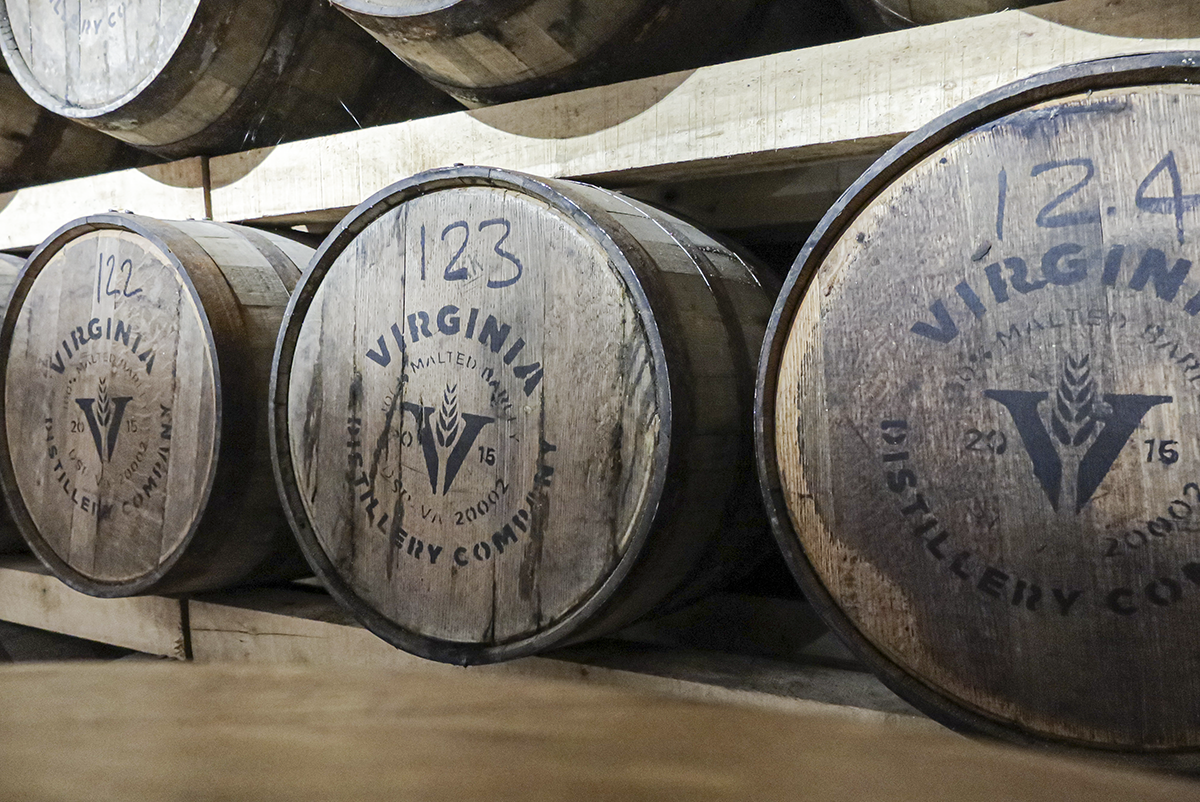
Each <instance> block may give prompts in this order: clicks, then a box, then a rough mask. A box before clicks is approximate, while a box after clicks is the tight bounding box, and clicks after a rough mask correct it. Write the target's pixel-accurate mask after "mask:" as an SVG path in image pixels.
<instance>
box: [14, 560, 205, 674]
mask: <svg viewBox="0 0 1200 802" xmlns="http://www.w3.org/2000/svg"><path fill="white" fill-rule="evenodd" d="M182 605H183V603H182V602H181V601H180V600H179V599H168V598H164V597H161V596H139V597H137V598H132V599H96V598H93V597H91V596H85V595H84V594H82V593H79V592H77V591H74V590H72V589H71V588H69V587H67V586H66V585H64V584H63V583H62V582H60V581H59V580H58V579H55V578H54V577H53V576H52V575H50V574H49V573H48V572H47V571H46V569H45V567H43V566H42V565H41V564H40V563H38V562H37V561H36V560H35V559H34V558H33V557H31V556H5V557H3V558H0V620H4V621H10V622H12V623H15V624H23V625H24V626H27V627H36V628H37V629H44V630H46V631H48V632H59V633H61V634H63V635H71V636H73V637H76V638H85V639H87V640H91V641H97V642H99V643H107V644H111V645H113V646H120V647H123V648H126V649H134V650H136V651H139V652H143V653H145V654H155V655H161V656H164V657H170V658H173V659H175V660H183V659H185V658H186V657H187V656H188V653H187V637H188V636H187V628H186V627H185V626H184V617H183V609H184V608H183V606H182Z"/></svg>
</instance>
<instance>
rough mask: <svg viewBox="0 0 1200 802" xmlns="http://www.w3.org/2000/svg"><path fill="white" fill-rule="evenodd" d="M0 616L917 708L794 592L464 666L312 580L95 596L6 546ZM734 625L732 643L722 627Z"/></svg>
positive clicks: (107, 633)
mask: <svg viewBox="0 0 1200 802" xmlns="http://www.w3.org/2000/svg"><path fill="white" fill-rule="evenodd" d="M0 621H8V622H11V623H15V624H22V625H25V626H30V627H35V628H38V629H43V630H47V631H50V632H57V633H60V634H64V635H71V636H74V637H78V638H85V639H88V640H92V641H97V642H100V643H106V644H110V645H113V646H120V647H123V648H127V649H135V650H137V651H140V652H145V653H148V654H155V655H161V656H165V657H170V658H173V659H177V660H184V659H192V660H195V661H196V662H235V663H255V664H286V663H291V664H304V665H326V666H381V667H387V668H391V669H395V670H400V671H408V672H423V673H424V672H442V673H446V672H462V671H469V672H473V673H478V674H500V675H518V676H539V677H556V678H562V679H576V680H580V681H585V682H589V683H595V684H598V685H609V686H619V687H628V688H633V689H643V690H646V691H650V692H653V693H659V694H665V695H669V696H676V697H680V698H688V699H707V700H719V701H726V702H731V703H738V704H750V705H755V706H760V707H770V708H776V709H784V710H820V709H825V708H828V707H829V706H838V707H847V708H851V709H852V711H851V712H853V713H854V714H855V715H858V714H861V715H867V716H880V715H882V716H886V717H890V716H905V717H915V718H917V719H922V718H923V717H921V715H920V714H919V713H917V712H916V711H915V710H913V708H911V707H910V706H909V705H908V704H906V703H905V702H903V701H902V700H900V699H899V698H898V697H897V696H895V695H894V694H892V693H891V691H889V690H887V689H886V688H885V687H884V686H883V685H882V684H881V683H880V682H879V681H878V680H877V679H875V677H874V676H872V675H871V674H869V673H866V672H865V671H864V670H863V669H862V668H861V667H860V666H859V665H858V664H857V663H856V662H855V661H854V660H853V658H851V657H850V656H849V654H848V653H847V652H845V651H844V650H843V649H842V648H841V647H840V645H838V644H836V643H832V642H830V640H829V639H828V638H827V636H824V635H821V633H823V631H824V630H823V627H821V626H820V625H819V624H817V623H816V621H815V618H814V617H813V614H812V613H811V611H809V610H808V609H807V605H806V604H804V603H803V602H800V601H784V600H775V599H753V598H750V597H742V596H736V597H735V596H728V597H726V598H725V599H724V600H722V599H721V598H720V597H717V598H713V599H710V600H708V601H706V602H704V603H702V604H700V605H697V606H693V607H692V608H688V609H686V610H683V611H680V612H679V613H676V614H674V621H672V620H665V621H660V622H647V623H645V624H642V625H639V627H636V628H634V629H632V630H630V631H628V632H626V633H622V634H621V635H619V636H618V637H615V638H610V639H607V640H603V641H596V642H591V643H585V644H579V645H576V646H571V647H567V648H564V649H560V650H558V651H556V652H554V653H553V654H551V655H549V656H546V657H531V658H526V659H523V660H515V661H512V662H509V663H502V664H499V665H493V666H480V667H476V668H469V669H462V668H458V667H455V666H449V665H445V664H442V663H434V662H430V661H427V660H423V659H421V658H418V657H414V656H412V655H409V654H407V653H405V652H402V651H399V650H397V649H395V648H393V647H392V646H390V645H389V644H387V643H386V642H384V641H382V640H380V639H379V638H377V637H376V636H375V635H373V634H371V633H370V632H368V631H367V630H366V629H364V628H363V627H362V626H361V625H359V624H358V623H357V622H356V621H354V620H353V619H352V618H351V617H350V615H349V614H348V613H347V612H345V611H343V610H342V609H341V608H340V607H338V606H337V604H336V603H335V602H334V601H333V599H332V598H330V597H329V596H328V594H326V593H325V592H324V591H323V590H321V589H320V588H316V587H312V586H311V585H310V586H304V585H297V586H290V587H271V588H256V589H248V590H241V591H234V592H226V593H220V594H209V595H205V596H199V597H195V598H168V597H161V596H139V597H134V598H129V599H98V598H93V597H91V596H85V595H83V594H81V593H77V592H76V591H74V590H71V589H70V588H69V587H67V586H66V585H64V584H62V583H61V582H59V581H58V580H57V579H55V578H53V577H51V576H49V575H47V574H46V573H45V570H44V569H42V568H41V566H40V565H38V564H37V563H36V561H34V560H33V559H32V558H30V557H24V556H16V557H13V556H9V557H3V558H0ZM705 622H707V625H706V623H705ZM781 623H782V625H780V624H781ZM731 629H732V630H736V631H737V632H739V633H740V634H739V635H738V638H739V639H740V643H731V642H729V640H728V637H729V636H728V635H727V634H722V633H724V632H727V631H729V630H731ZM768 633H770V634H768ZM818 635H820V637H818ZM718 639H724V640H725V642H724V643H718V642H717V640H718ZM717 647H721V648H724V649H726V650H725V651H718V650H717ZM731 648H737V649H738V651H730V650H729V649H731ZM756 652H757V653H756ZM768 654H770V655H771V656H767V655H768ZM931 726H934V725H932V724H931Z"/></svg>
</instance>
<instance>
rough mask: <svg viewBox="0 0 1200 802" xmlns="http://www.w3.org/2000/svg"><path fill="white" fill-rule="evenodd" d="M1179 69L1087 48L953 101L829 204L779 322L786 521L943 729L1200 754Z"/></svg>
mask: <svg viewBox="0 0 1200 802" xmlns="http://www.w3.org/2000/svg"><path fill="white" fill-rule="evenodd" d="M1194 74H1195V73H1194V67H1193V66H1192V62H1191V60H1190V59H1188V58H1187V57H1177V56H1170V55H1162V56H1156V57H1145V58H1144V59H1141V60H1139V59H1137V58H1130V59H1126V60H1124V61H1115V62H1111V63H1106V64H1096V65H1084V66H1081V67H1079V68H1076V69H1075V70H1074V71H1063V72H1062V73H1059V74H1050V75H1049V76H1046V77H1045V78H1042V79H1038V80H1034V81H1030V82H1027V83H1026V84H1024V85H1017V86H1015V87H1013V88H1010V89H1008V90H1005V91H1002V92H998V93H996V94H995V95H992V96H988V97H986V98H983V99H981V100H980V101H979V102H978V103H976V104H972V105H969V106H966V107H963V109H961V110H959V111H958V112H956V113H952V114H951V115H947V117H946V118H944V119H943V120H942V121H938V122H936V123H934V124H932V125H931V126H930V127H929V128H928V129H926V130H925V131H923V132H919V133H918V134H916V135H914V136H913V137H912V138H911V139H910V140H907V141H906V142H905V143H904V144H903V145H902V146H901V147H899V148H897V149H896V150H895V151H893V153H892V154H890V156H889V157H888V158H886V159H885V160H883V161H882V162H881V163H880V164H879V165H877V166H876V167H875V168H872V170H871V171H870V172H869V173H868V174H867V175H866V176H864V177H863V179H861V180H860V182H859V183H857V184H856V185H855V187H853V188H852V189H851V190H850V192H848V193H847V196H845V198H844V199H843V201H842V202H841V203H840V204H839V205H838V207H835V209H834V210H832V211H831V212H830V214H829V215H828V216H827V217H826V219H825V221H823V223H822V226H821V227H820V228H819V229H818V231H817V232H816V234H814V237H813V239H812V240H810V244H809V246H807V247H806V250H805V253H803V254H802V255H801V258H800V260H798V262H797V265H796V266H795V267H794V268H793V274H792V276H791V277H790V279H789V282H790V284H791V290H790V291H789V295H788V300H787V301H785V302H781V304H780V306H779V307H778V308H777V310H776V315H777V321H778V325H777V328H775V329H774V332H775V333H774V335H773V337H772V345H770V346H768V347H767V348H765V349H764V362H763V365H762V367H761V372H760V382H761V387H762V390H761V392H762V393H763V397H765V395H766V394H770V398H771V399H772V402H771V403H764V404H762V405H760V414H762V415H764V416H766V415H770V416H771V417H770V423H769V424H768V423H767V422H766V418H765V417H764V418H763V419H760V422H759V425H760V427H761V431H760V437H762V438H763V439H762V440H761V442H762V444H763V447H764V449H765V451H764V453H763V456H762V462H761V463H760V470H761V471H762V474H763V477H764V482H765V484H766V487H767V489H768V495H769V496H770V497H771V503H772V504H773V505H774V506H775V514H776V524H777V533H778V534H779V536H780V539H781V542H783V543H784V544H785V547H786V548H787V549H788V550H789V554H790V556H791V558H792V564H793V568H794V570H796V571H797V573H798V575H799V576H801V577H802V582H803V583H804V584H805V586H806V588H807V589H808V592H809V593H810V598H819V599H823V600H824V603H825V604H826V605H827V607H828V608H829V609H828V612H829V613H830V616H831V620H833V621H834V624H835V627H836V628H837V629H839V631H841V632H842V633H843V634H845V635H847V636H848V637H849V638H850V639H851V640H852V641H855V642H856V644H857V645H858V647H859V649H860V652H862V653H863V654H864V655H866V656H867V659H868V660H869V661H870V662H871V663H872V664H873V665H874V666H875V667H876V669H877V670H879V671H881V672H882V673H883V674H885V675H886V676H887V677H889V678H890V681H891V682H892V683H893V686H894V687H897V688H898V689H899V690H900V692H901V693H902V695H906V696H908V698H910V699H915V700H916V701H917V703H918V704H919V705H923V706H924V707H925V709H927V710H932V711H933V713H934V715H935V716H939V717H940V718H942V719H943V720H946V721H949V722H951V723H953V724H956V725H958V726H962V727H965V728H968V729H975V730H982V731H986V732H991V733H992V734H999V735H1002V736H1004V737H1009V738H1014V739H1032V740H1049V741H1056V742H1059V743H1070V744H1074V745H1078V746H1085V747H1090V748H1100V749H1108V750H1117V751H1123V752H1127V753H1130V754H1136V755H1140V756H1144V757H1147V758H1148V759H1156V758H1159V757H1161V758H1162V759H1163V760H1171V759H1178V760H1180V761H1185V762H1186V761H1189V760H1190V761H1193V762H1194V761H1195V758H1196V755H1197V750H1198V748H1200V731H1197V729H1196V726H1195V725H1196V721H1197V720H1200V719H1198V718H1197V715H1198V714H1200V710H1198V709H1197V708H1196V702H1197V700H1198V699H1200V693H1198V689H1197V687H1196V685H1195V677H1196V676H1197V672H1196V671H1195V668H1196V666H1195V661H1196V659H1197V658H1196V655H1197V643H1198V641H1200V630H1197V627H1196V625H1195V616H1194V611H1193V610H1192V605H1194V604H1195V603H1196V601H1197V599H1200V564H1198V563H1197V562H1196V560H1197V559H1198V557H1200V553H1198V552H1197V548H1196V543H1195V531H1196V526H1195V524H1194V522H1193V516H1194V514H1195V513H1194V509H1195V508H1197V507H1198V506H1200V491H1197V487H1196V484H1195V481H1196V480H1195V478H1194V474H1195V473H1196V472H1197V470H1200V453H1198V452H1197V450H1196V443H1195V438H1194V437H1193V436H1192V435H1191V434H1190V432H1192V430H1193V429H1194V428H1195V426H1196V420H1197V416H1198V415H1200V402H1198V401H1197V399H1196V397H1195V393H1194V391H1193V388H1194V386H1195V385H1194V382H1193V381H1192V375H1193V374H1194V373H1195V372H1196V370H1197V369H1198V367H1200V366H1197V365H1196V358H1195V356H1194V355H1193V354H1192V353H1191V350H1190V348H1189V342H1190V339H1191V337H1192V332H1194V329H1195V325H1196V324H1195V322H1194V315H1195V314H1196V312H1197V310H1198V309H1200V300H1193V296H1196V298H1197V299H1200V294H1198V293H1197V289H1198V287H1197V285H1196V282H1195V279H1194V278H1193V277H1191V276H1190V275H1189V273H1190V270H1191V260H1192V259H1193V258H1195V257H1194V255H1193V253H1192V252H1193V251H1194V242H1193V240H1194V237H1195V234H1194V232H1193V230H1192V229H1193V227H1194V225H1195V220H1194V213H1193V212H1192V208H1193V202H1192V201H1191V200H1189V198H1193V197H1195V195H1194V194H1193V193H1195V191H1196V190H1195V187H1196V186H1197V184H1200V170H1198V167H1197V165H1195V164H1193V163H1192V162H1191V161H1190V159H1189V155H1188V154H1189V153H1190V150H1191V149H1193V148H1194V145H1193V140H1194V138H1195V137H1194V134H1193V131H1192V129H1193V126H1191V125H1190V123H1189V122H1188V120H1189V119H1190V118H1191V116H1193V115H1195V114H1197V113H1200V93H1197V91H1196V90H1195V89H1194V88H1193V87H1191V86H1187V85H1184V84H1182V83H1178V84H1176V83H1169V81H1171V79H1172V78H1175V79H1177V80H1190V78H1192V77H1194ZM1160 80H1161V81H1162V82H1163V83H1157V82H1158V81H1160ZM1142 82H1155V83H1153V85H1150V86H1141V85H1139V83H1142ZM1081 87H1088V88H1089V89H1090V90H1091V91H1087V92H1086V93H1080V92H1078V90H1079V89H1080V88H1081ZM805 290H807V291H805ZM775 371H777V375H776V374H775ZM772 407H773V410H772ZM776 488H777V489H776ZM914 678H915V681H913V679H914ZM1172 752H1173V753H1176V754H1175V757H1174V758H1172V757H1170V753H1172Z"/></svg>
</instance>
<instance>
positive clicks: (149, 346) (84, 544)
mask: <svg viewBox="0 0 1200 802" xmlns="http://www.w3.org/2000/svg"><path fill="white" fill-rule="evenodd" d="M310 254H311V249H309V248H307V247H305V246H303V245H299V244H297V243H294V242H292V241H290V240H288V239H285V238H282V237H279V236H276V235H273V234H269V233H265V232H259V231H255V230H253V229H245V228H240V227H236V226H229V225H224V224H221V223H212V222H201V221H189V222H176V223H166V222H162V221H157V220H151V219H148V218H141V217H136V216H134V215H125V214H108V215H97V216H94V217H89V218H84V219H81V220H76V221H74V222H72V223H69V224H67V225H66V226H64V227H63V228H61V229H60V230H59V231H58V232H56V233H55V234H54V235H52V236H51V237H50V238H49V239H48V240H47V241H46V242H45V243H43V244H42V246H41V247H40V248H38V249H37V250H36V251H35V252H34V254H33V255H32V256H31V257H30V258H29V261H28V265H27V266H26V268H25V270H24V272H23V273H22V274H21V279H20V281H19V282H18V283H17V285H16V287H15V290H14V292H13V297H12V302H11V304H10V306H9V309H8V313H7V315H6V317H5V321H4V327H3V329H2V330H0V395H2V396H3V404H4V416H3V419H2V420H0V450H2V452H3V460H2V461H0V480H2V481H3V484H4V487H5V490H6V493H7V496H8V499H9V506H10V511H11V513H12V515H13V517H14V518H15V519H16V521H17V524H18V525H19V526H20V528H21V532H22V534H23V535H24V536H25V539H26V541H28V543H29V545H30V547H31V548H32V549H33V551H34V553H35V554H37V556H38V557H40V558H41V559H42V561H43V562H44V563H45V564H46V565H47V566H49V567H50V568H51V570H53V571H54V573H55V575H56V576H58V577H59V578H60V579H62V580H63V581H65V582H67V583H68V584H69V585H71V586H72V587H74V588H76V589H77V590H81V591H83V592H86V593H91V594H93V595H97V596H125V595H130V594H134V593H143V592H152V591H153V592H185V591H196V590H206V589H207V590H211V589H214V588H219V587H224V586H227V585H230V584H238V583H242V582H246V581H248V580H250V579H255V580H269V579H271V578H272V577H283V576H294V575H297V574H298V573H300V567H301V565H302V561H300V560H299V559H297V557H298V555H297V554H296V549H295V547H294V544H293V542H292V538H291V536H290V534H289V533H288V531H287V525H286V523H285V521H284V518H283V514H282V510H281V509H280V505H279V500H278V498H277V496H276V494H275V492H274V487H273V484H272V480H271V472H270V459H269V457H268V452H267V445H268V434H267V407H266V397H265V392H266V386H267V380H268V375H269V372H270V364H271V352H272V345H273V342H274V338H275V334H276V332H277V331H278V328H279V323H280V321H281V320H282V315H283V309H284V306H285V304H286V303H287V300H288V293H289V291H290V290H291V288H292V287H294V286H295V283H296V280H297V279H298V278H299V275H300V266H302V265H304V264H305V263H306V262H307V260H308V257H309V255H310Z"/></svg>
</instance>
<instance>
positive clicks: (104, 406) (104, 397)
mask: <svg viewBox="0 0 1200 802" xmlns="http://www.w3.org/2000/svg"><path fill="white" fill-rule="evenodd" d="M112 413H113V410H112V404H111V403H109V397H108V387H107V386H106V380H105V379H101V380H100V389H99V391H98V392H97V393H96V422H97V423H99V424H100V425H101V426H104V427H107V426H108V424H109V423H110V422H111V421H112Z"/></svg>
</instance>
